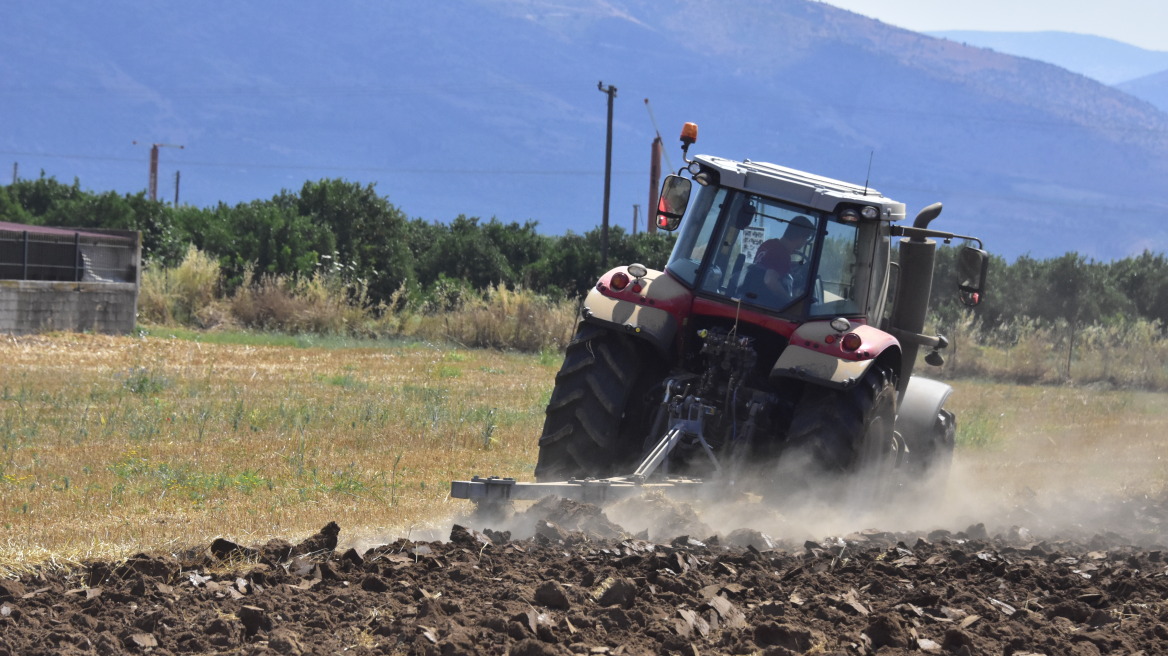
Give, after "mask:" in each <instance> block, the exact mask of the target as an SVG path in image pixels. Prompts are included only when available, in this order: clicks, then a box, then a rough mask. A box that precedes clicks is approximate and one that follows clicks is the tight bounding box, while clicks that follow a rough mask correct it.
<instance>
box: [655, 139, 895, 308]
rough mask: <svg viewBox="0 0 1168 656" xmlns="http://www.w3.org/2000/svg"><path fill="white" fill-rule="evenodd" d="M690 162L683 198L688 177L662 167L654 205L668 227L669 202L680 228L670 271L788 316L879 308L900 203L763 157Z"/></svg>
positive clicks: (700, 287)
mask: <svg viewBox="0 0 1168 656" xmlns="http://www.w3.org/2000/svg"><path fill="white" fill-rule="evenodd" d="M690 171H691V173H692V174H693V175H694V180H697V181H698V183H699V185H700V186H699V187H698V191H697V193H696V194H693V198H692V200H689V201H688V202H686V199H688V198H689V197H690V186H691V185H690V181H689V180H688V179H686V178H682V177H680V176H670V177H669V178H668V179H667V180H666V185H665V187H666V190H665V191H664V193H662V196H661V198H662V208H659V209H661V210H662V211H661V212H659V225H661V226H662V227H663V228H666V229H668V227H670V226H668V225H662V221H661V217H662V216H663V215H664V212H666V211H668V213H669V214H673V215H676V216H677V218H678V221H677V225H679V227H680V229H681V232H680V234H679V236H678V240H677V243H676V245H675V247H674V249H673V253H672V255H671V256H670V259H669V263H668V264H667V265H666V269H667V270H668V271H669V272H670V273H671V274H672V275H673V276H674V277H676V278H677V279H678V280H680V281H682V282H683V283H684V284H686V285H687V286H688V287H690V288H691V289H694V290H695V291H696V293H697V294H698V295H700V296H705V297H709V298H717V299H721V300H724V301H726V302H729V303H734V304H739V303H741V305H742V307H743V308H744V309H747V310H753V311H757V312H761V313H766V314H777V315H778V316H780V317H783V318H787V319H790V320H793V321H795V320H798V321H803V320H807V319H814V318H834V317H849V318H855V319H861V320H863V319H866V318H868V317H879V316H880V315H881V313H882V312H883V309H884V308H883V305H884V299H885V298H886V297H887V285H888V267H889V244H890V239H889V223H890V221H892V220H894V219H898V218H901V217H903V216H904V205H902V204H900V203H895V202H893V201H890V200H888V199H886V198H884V197H883V196H881V195H880V194H879V193H877V192H875V191H873V190H870V189H863V188H861V187H855V186H854V185H850V184H847V183H843V182H839V181H836V180H830V179H828V178H821V177H817V176H809V175H808V174H806V173H802V172H797V171H794V170H792V169H786V168H784V167H779V166H775V165H772V164H764V163H758V162H750V161H747V162H734V161H729V160H723V159H720V158H714V157H707V156H698V157H696V158H695V159H694V160H693V161H691V162H690ZM703 183H704V184H703ZM675 201H677V203H678V204H673V203H674V202H675ZM679 210H680V211H679ZM683 214H684V215H685V220H684V221H681V220H680V218H681V215H683ZM666 218H668V217H666Z"/></svg>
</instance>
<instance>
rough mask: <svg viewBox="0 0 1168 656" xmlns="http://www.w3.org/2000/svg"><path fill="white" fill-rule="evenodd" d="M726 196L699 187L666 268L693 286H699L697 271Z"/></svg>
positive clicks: (723, 191)
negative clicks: (697, 284)
mask: <svg viewBox="0 0 1168 656" xmlns="http://www.w3.org/2000/svg"><path fill="white" fill-rule="evenodd" d="M727 195H728V194H727V191H726V189H725V188H723V187H700V188H699V191H698V195H697V198H695V199H694V201H693V202H692V203H690V207H689V212H688V217H687V218H686V219H685V220H683V221H682V223H681V233H680V234H679V235H678V236H677V243H676V244H675V245H674V246H673V253H672V254H670V256H669V264H668V265H666V268H667V269H668V270H669V271H670V273H672V274H673V275H675V276H677V277H678V278H679V279H681V280H682V281H683V282H685V283H686V284H688V285H690V286H693V285H695V284H696V283H697V276H698V267H700V266H701V263H702V260H704V259H705V257H706V249H707V246H708V244H709V243H710V239H711V235H712V234H713V232H714V227H715V226H716V225H717V224H718V216H719V215H720V214H721V212H722V210H723V207H724V205H725V203H726V197H727Z"/></svg>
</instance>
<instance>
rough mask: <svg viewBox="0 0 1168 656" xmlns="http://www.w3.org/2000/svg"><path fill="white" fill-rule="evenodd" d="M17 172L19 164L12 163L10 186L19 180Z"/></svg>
mask: <svg viewBox="0 0 1168 656" xmlns="http://www.w3.org/2000/svg"><path fill="white" fill-rule="evenodd" d="M19 171H20V162H13V163H12V184H16V181H17V180H19V179H20V175H19Z"/></svg>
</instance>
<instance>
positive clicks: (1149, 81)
mask: <svg viewBox="0 0 1168 656" xmlns="http://www.w3.org/2000/svg"><path fill="white" fill-rule="evenodd" d="M1116 86H1117V87H1118V88H1119V89H1121V90H1123V91H1125V92H1127V93H1130V94H1131V95H1133V96H1135V97H1137V98H1143V99H1144V100H1146V101H1148V102H1150V103H1152V104H1153V105H1155V106H1156V107H1158V108H1159V109H1160V110H1161V111H1164V112H1168V70H1163V71H1160V72H1159V73H1153V74H1152V75H1146V76H1144V77H1141V78H1137V79H1135V80H1130V81H1128V82H1124V83H1123V84H1117V85H1116Z"/></svg>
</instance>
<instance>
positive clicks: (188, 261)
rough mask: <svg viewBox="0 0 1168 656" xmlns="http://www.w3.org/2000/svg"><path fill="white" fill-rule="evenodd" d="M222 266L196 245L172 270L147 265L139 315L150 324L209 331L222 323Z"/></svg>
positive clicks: (140, 296)
mask: <svg viewBox="0 0 1168 656" xmlns="http://www.w3.org/2000/svg"><path fill="white" fill-rule="evenodd" d="M219 280H220V270H219V263H218V262H217V261H216V260H215V259H214V258H212V257H211V256H209V255H207V254H206V253H203V252H202V251H200V250H199V249H198V248H195V247H194V246H193V245H192V246H190V247H189V248H188V249H187V253H186V255H185V256H184V257H183V261H182V262H181V263H180V264H179V265H178V266H177V267H173V268H167V267H160V266H155V265H153V264H147V266H146V267H145V269H144V270H143V272H142V284H141V289H140V291H139V295H138V313H139V315H140V317H141V318H142V319H143V320H145V321H148V322H152V323H158V324H164V325H173V324H180V325H189V326H195V327H199V328H209V327H212V326H214V325H216V324H218V323H221V317H223V315H224V313H223V312H222V304H221V303H220V302H219V297H218V293H219Z"/></svg>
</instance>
